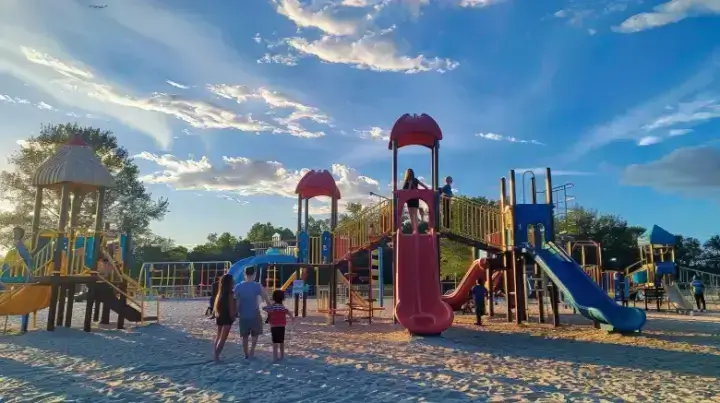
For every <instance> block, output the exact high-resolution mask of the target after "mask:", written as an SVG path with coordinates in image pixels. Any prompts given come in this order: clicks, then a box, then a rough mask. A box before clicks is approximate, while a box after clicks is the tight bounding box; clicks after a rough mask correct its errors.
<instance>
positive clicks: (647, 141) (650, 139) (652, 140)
mask: <svg viewBox="0 0 720 403" xmlns="http://www.w3.org/2000/svg"><path fill="white" fill-rule="evenodd" d="M661 141H662V138H660V137H657V136H645V137H643V138H641V139H640V140H638V143H637V144H638V145H639V146H640V147H645V146H651V145H653V144H657V143H660V142H661Z"/></svg>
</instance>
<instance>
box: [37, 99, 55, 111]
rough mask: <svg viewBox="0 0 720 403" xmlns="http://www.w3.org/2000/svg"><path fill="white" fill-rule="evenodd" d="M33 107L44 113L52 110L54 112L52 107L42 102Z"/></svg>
mask: <svg viewBox="0 0 720 403" xmlns="http://www.w3.org/2000/svg"><path fill="white" fill-rule="evenodd" d="M35 106H37V108H38V109H40V110H45V111H54V110H56V109H55V108H54V107H53V106H52V105H50V104H47V103H45V102H42V101H40V102H38V103H37V104H36V105H35Z"/></svg>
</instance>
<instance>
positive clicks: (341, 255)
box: [333, 199, 393, 263]
mask: <svg viewBox="0 0 720 403" xmlns="http://www.w3.org/2000/svg"><path fill="white" fill-rule="evenodd" d="M392 220H393V211H392V203H391V201H390V200H389V199H386V200H381V201H380V202H378V203H376V204H374V205H372V206H370V207H366V208H365V209H363V210H362V211H361V212H360V213H359V214H358V215H357V216H356V217H353V218H352V219H351V220H347V221H345V222H341V223H340V225H338V227H337V228H336V229H335V236H334V242H335V244H334V246H333V251H334V254H335V256H334V261H335V262H336V263H338V262H341V261H343V260H348V259H349V258H350V256H351V255H352V254H354V253H356V252H358V251H360V250H372V249H376V248H377V247H378V246H379V245H382V244H384V243H386V242H387V241H388V240H389V239H390V233H391V230H392Z"/></svg>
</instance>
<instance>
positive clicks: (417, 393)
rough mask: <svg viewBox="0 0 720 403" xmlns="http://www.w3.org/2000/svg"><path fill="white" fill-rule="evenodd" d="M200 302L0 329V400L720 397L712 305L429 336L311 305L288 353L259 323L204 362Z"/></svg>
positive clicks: (207, 349)
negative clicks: (110, 318)
mask: <svg viewBox="0 0 720 403" xmlns="http://www.w3.org/2000/svg"><path fill="white" fill-rule="evenodd" d="M205 304H206V303H205V301H172V302H170V301H168V302H164V303H163V304H162V314H163V321H162V323H161V324H155V325H150V326H146V327H135V328H130V329H128V330H124V331H118V330H113V329H97V330H95V331H94V332H93V333H90V334H87V333H83V332H82V331H81V330H80V329H79V328H80V326H81V324H80V323H79V322H78V323H75V324H74V326H75V328H74V329H64V328H58V330H57V331H56V332H55V333H47V332H44V331H33V332H31V333H29V334H27V335H20V336H0V340H1V341H2V343H0V401H3V402H63V401H76V402H231V401H237V402H245V401H252V402H260V403H263V402H402V401H424V402H443V403H444V402H470V401H473V402H478V401H480V402H482V401H489V402H492V401H497V402H500V401H503V402H513V401H517V402H520V401H543V402H574V401H578V402H585V401H608V402H615V401H617V402H620V401H630V402H633V401H637V402H640V401H644V402H647V401H668V402H682V401H693V402H712V401H720V400H718V397H717V396H718V390H719V388H718V386H717V385H720V317H718V316H716V315H712V314H707V315H703V316H694V317H688V316H678V315H673V314H656V313H650V314H649V321H648V325H647V328H646V331H645V332H644V333H643V334H642V335H640V336H634V337H623V336H617V335H607V334H605V333H604V332H601V331H598V330H595V329H592V328H591V327H590V326H588V325H587V322H586V321H584V320H582V319H581V318H578V317H576V316H571V315H570V314H563V317H562V320H563V322H564V323H568V325H566V326H564V327H562V328H561V329H551V328H549V327H548V326H547V325H539V324H527V325H524V326H521V327H517V326H515V325H511V324H507V323H505V322H504V320H503V319H502V318H501V317H497V318H494V319H493V320H491V321H489V324H488V325H487V326H485V327H482V328H476V327H475V326H473V325H471V324H469V322H470V321H471V320H472V318H470V317H462V316H461V317H459V318H458V319H457V324H456V326H454V327H453V328H451V329H450V330H449V331H447V332H446V333H445V334H444V336H443V337H442V338H432V339H423V338H412V337H409V336H408V335H407V334H406V333H405V332H404V331H403V330H402V329H401V328H399V327H396V326H395V325H392V324H391V323H390V322H389V321H388V320H384V321H378V323H373V324H372V325H367V324H354V325H353V326H352V327H348V325H347V324H346V323H342V321H341V320H340V321H339V322H338V324H337V325H335V326H330V325H327V324H325V319H324V318H323V317H320V316H317V315H314V316H310V317H308V318H304V319H300V321H299V323H298V324H297V325H296V326H295V327H294V328H292V329H291V330H290V331H289V335H288V340H287V342H288V355H289V357H288V359H287V361H286V362H283V363H280V364H272V363H271V356H272V355H271V352H270V349H269V336H268V335H264V336H263V337H262V338H261V342H260V346H259V353H258V357H257V359H256V360H254V361H246V360H244V359H243V358H241V348H240V346H239V343H238V338H237V336H236V335H235V334H233V335H231V339H230V340H229V343H228V346H227V347H226V349H225V352H224V353H223V358H224V361H223V362H222V363H220V364H215V363H212V362H211V361H210V357H211V350H212V349H211V344H210V343H211V340H212V337H213V334H214V333H213V332H214V328H213V323H212V322H211V321H210V320H208V319H205V318H203V317H202V316H201V314H202V313H203V312H204V311H205ZM80 309H82V308H80V307H78V313H77V314H76V315H75V317H76V318H82V315H81V314H80V311H79V310H80ZM311 309H312V304H311ZM498 312H500V311H498ZM43 320H44V316H43V314H41V315H40V318H39V323H40V324H43V323H44V321H43ZM79 320H81V319H79Z"/></svg>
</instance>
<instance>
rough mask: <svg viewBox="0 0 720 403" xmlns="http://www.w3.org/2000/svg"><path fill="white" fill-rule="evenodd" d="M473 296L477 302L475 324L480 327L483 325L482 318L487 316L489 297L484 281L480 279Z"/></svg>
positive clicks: (473, 290) (474, 288) (473, 289)
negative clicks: (486, 302) (486, 299)
mask: <svg viewBox="0 0 720 403" xmlns="http://www.w3.org/2000/svg"><path fill="white" fill-rule="evenodd" d="M472 296H473V299H474V300H475V318H476V321H475V324H476V325H478V326H481V325H482V316H483V315H484V314H485V297H487V290H486V289H485V285H484V284H483V283H482V280H480V279H478V280H477V281H476V283H475V286H474V287H473V288H472Z"/></svg>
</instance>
